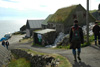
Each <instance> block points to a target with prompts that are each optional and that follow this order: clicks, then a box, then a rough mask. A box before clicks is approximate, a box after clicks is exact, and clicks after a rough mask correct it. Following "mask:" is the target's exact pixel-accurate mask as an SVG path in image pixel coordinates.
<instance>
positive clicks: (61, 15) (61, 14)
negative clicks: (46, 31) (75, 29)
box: [49, 5, 77, 22]
mask: <svg viewBox="0 0 100 67" xmlns="http://www.w3.org/2000/svg"><path fill="white" fill-rule="evenodd" d="M76 7H77V5H72V6H69V7H65V8H61V9H58V10H57V11H56V13H55V14H53V16H52V17H51V18H50V19H49V22H63V21H64V20H65V19H66V18H68V16H69V15H70V13H71V12H72V11H73V10H74V9H75V8H76Z"/></svg>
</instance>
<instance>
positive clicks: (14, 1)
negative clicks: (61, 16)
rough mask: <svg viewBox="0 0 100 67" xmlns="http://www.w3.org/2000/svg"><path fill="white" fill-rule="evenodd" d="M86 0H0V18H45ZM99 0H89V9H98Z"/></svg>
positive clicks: (84, 3) (84, 4) (84, 2)
mask: <svg viewBox="0 0 100 67" xmlns="http://www.w3.org/2000/svg"><path fill="white" fill-rule="evenodd" d="M86 1H87V0H0V20H11V19H13V20H15V19H45V18H46V17H47V16H48V15H49V14H53V13H55V12H56V11H57V10H58V9H59V8H63V7H68V6H71V5H76V4H81V5H82V6H83V7H84V8H85V9H86ZM99 3H100V0H90V7H89V8H90V10H94V9H98V5H99Z"/></svg>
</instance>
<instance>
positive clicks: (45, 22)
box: [42, 14, 53, 25]
mask: <svg viewBox="0 0 100 67" xmlns="http://www.w3.org/2000/svg"><path fill="white" fill-rule="evenodd" d="M52 15H53V14H50V15H49V16H48V17H47V18H46V19H45V20H44V21H43V23H42V24H43V25H47V24H48V23H47V22H48V20H49V19H50V18H51V16H52Z"/></svg>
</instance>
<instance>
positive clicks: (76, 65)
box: [72, 61, 91, 67]
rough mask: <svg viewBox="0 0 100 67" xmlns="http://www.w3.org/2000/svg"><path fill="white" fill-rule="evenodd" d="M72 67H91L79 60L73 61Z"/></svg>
mask: <svg viewBox="0 0 100 67" xmlns="http://www.w3.org/2000/svg"><path fill="white" fill-rule="evenodd" d="M72 66H73V67H91V66H90V65H86V64H85V63H84V62H82V61H80V62H74V64H73V65H72Z"/></svg>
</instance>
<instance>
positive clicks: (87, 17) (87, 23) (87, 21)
mask: <svg viewBox="0 0 100 67" xmlns="http://www.w3.org/2000/svg"><path fill="white" fill-rule="evenodd" d="M86 25H87V43H88V44H89V0H87V11H86Z"/></svg>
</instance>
